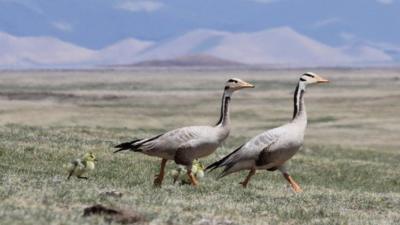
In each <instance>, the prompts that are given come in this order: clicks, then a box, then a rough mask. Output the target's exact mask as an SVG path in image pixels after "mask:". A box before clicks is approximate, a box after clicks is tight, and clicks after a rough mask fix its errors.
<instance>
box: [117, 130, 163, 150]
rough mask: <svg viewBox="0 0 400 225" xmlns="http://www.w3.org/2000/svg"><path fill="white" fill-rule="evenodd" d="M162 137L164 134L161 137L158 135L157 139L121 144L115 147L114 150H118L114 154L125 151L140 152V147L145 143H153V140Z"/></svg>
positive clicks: (137, 140)
mask: <svg viewBox="0 0 400 225" xmlns="http://www.w3.org/2000/svg"><path fill="white" fill-rule="evenodd" d="M162 135H163V134H160V135H157V136H155V137H152V138H148V139H135V140H133V141H130V142H124V143H121V144H119V145H116V146H114V148H118V149H117V150H115V151H114V153H117V152H120V151H124V150H131V151H134V152H140V151H141V150H140V149H139V148H140V146H142V145H143V144H144V143H147V142H149V141H153V140H155V139H157V138H159V137H161V136H162ZM138 142H139V143H138Z"/></svg>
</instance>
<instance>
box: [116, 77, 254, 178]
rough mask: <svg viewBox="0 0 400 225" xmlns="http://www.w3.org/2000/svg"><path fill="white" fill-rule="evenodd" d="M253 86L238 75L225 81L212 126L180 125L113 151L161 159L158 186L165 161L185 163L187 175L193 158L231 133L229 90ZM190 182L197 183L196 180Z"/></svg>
mask: <svg viewBox="0 0 400 225" xmlns="http://www.w3.org/2000/svg"><path fill="white" fill-rule="evenodd" d="M252 87H254V86H253V85H251V84H249V83H246V82H244V81H242V80H240V79H237V78H233V79H229V80H228V81H227V83H226V85H225V88H224V93H223V96H222V103H221V113H220V119H219V121H218V122H217V124H216V125H215V126H190V127H183V128H179V129H175V130H172V131H169V132H166V133H164V134H161V135H158V136H155V137H152V138H146V139H136V140H134V141H131V142H125V143H122V144H119V145H117V146H115V147H116V148H118V150H116V151H115V152H119V151H123V150H131V151H134V152H141V153H143V154H146V155H149V156H155V157H160V158H162V159H163V161H162V163H161V171H160V174H159V175H157V176H158V178H157V179H158V180H155V184H156V185H161V182H162V177H163V176H164V167H165V163H166V161H167V160H174V161H175V163H177V164H181V165H184V166H186V167H187V168H188V171H189V172H188V175H189V174H190V173H191V171H190V169H191V167H192V162H193V160H194V159H197V158H202V157H205V156H208V155H210V154H212V153H213V152H214V151H215V150H216V149H217V148H218V146H219V145H220V144H221V143H222V142H223V141H224V140H225V139H226V138H227V137H228V135H229V132H230V117H229V103H230V101H231V95H232V93H233V92H234V91H236V90H239V89H242V88H252ZM189 176H191V175H189ZM191 179H193V178H191ZM193 184H194V185H196V181H195V180H194V181H193Z"/></svg>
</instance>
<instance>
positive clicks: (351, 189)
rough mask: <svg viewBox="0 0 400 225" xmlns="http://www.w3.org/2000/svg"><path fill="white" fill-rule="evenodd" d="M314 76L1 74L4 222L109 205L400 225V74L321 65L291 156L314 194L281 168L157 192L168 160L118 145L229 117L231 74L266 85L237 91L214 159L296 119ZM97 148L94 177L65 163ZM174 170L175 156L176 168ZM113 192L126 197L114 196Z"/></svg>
mask: <svg viewBox="0 0 400 225" xmlns="http://www.w3.org/2000/svg"><path fill="white" fill-rule="evenodd" d="M301 72H303V71H298V70H291V71H161V70H160V71H157V70H152V71H72V72H71V71H59V72H57V71H35V72H32V71H26V72H1V73H0V104H1V108H0V138H1V142H0V162H1V163H0V181H1V186H0V202H1V203H0V218H1V221H2V223H4V224H44V223H49V224H77V223H79V224H93V223H100V224H103V223H106V222H104V221H103V219H102V218H101V217H93V218H91V217H88V218H83V217H82V213H83V208H85V207H86V206H88V205H92V204H95V203H101V204H105V205H111V206H117V207H122V208H135V209H137V210H138V211H140V212H142V213H145V214H146V215H147V217H148V218H150V220H151V222H150V224H192V223H195V224H196V223H198V224H199V223H209V224H212V223H214V224H217V223H218V222H220V223H223V222H224V223H226V224H229V223H233V224H399V223H400V213H399V212H398V209H399V208H400V183H399V180H398V177H399V175H400V168H399V163H398V162H399V161H400V153H399V150H398V148H399V146H400V139H399V138H398V135H399V133H400V117H399V116H398V115H399V114H400V104H398V100H399V99H400V88H399V86H400V79H399V78H400V71H396V70H382V71H380V70H321V71H316V72H319V73H321V74H323V75H324V76H325V77H327V78H329V79H330V80H332V83H330V84H329V85H320V86H314V87H310V88H309V89H308V90H307V93H306V104H307V110H308V113H309V127H308V130H307V134H306V143H305V147H304V148H303V150H302V151H301V152H300V153H299V154H298V155H296V156H295V157H294V158H293V160H292V161H291V162H290V167H289V168H290V171H291V173H292V175H293V177H294V178H295V179H296V180H297V181H298V182H299V183H300V184H301V185H302V187H303V189H304V190H305V191H304V193H301V194H293V193H292V192H291V191H290V189H288V187H287V185H286V183H285V181H284V179H282V178H281V176H280V175H279V174H278V173H270V172H258V174H257V175H256V176H255V179H254V180H253V181H252V183H251V184H250V187H249V188H248V189H246V190H243V189H241V188H240V187H239V185H238V184H237V183H238V182H239V181H240V180H241V179H243V177H244V176H245V174H244V173H241V174H235V175H232V176H228V177H227V178H225V179H223V180H220V181H217V180H215V176H216V174H209V175H207V177H206V178H205V179H204V180H203V183H202V185H201V186H200V187H199V188H192V187H188V186H174V185H172V184H171V180H170V179H167V180H166V182H165V185H164V186H163V188H162V189H153V188H152V187H151V183H152V177H153V175H154V174H155V173H156V172H157V169H158V164H159V162H158V160H157V159H155V158H150V157H147V156H144V155H139V154H129V153H126V154H116V155H114V154H111V152H112V148H111V146H113V144H115V143H118V142H119V141H125V140H129V139H131V138H134V137H145V136H150V135H155V134H158V133H161V132H164V131H166V130H169V129H172V128H176V127H181V126H186V125H193V124H212V123H214V122H215V121H216V120H217V119H218V112H219V103H220V96H221V94H222V87H223V84H224V82H225V80H226V79H227V78H230V77H231V76H233V77H240V78H243V79H244V80H246V81H250V82H252V83H255V84H256V89H254V90H244V91H242V92H238V93H235V95H234V96H233V101H232V110H231V118H232V122H233V128H232V132H231V136H230V137H229V138H228V140H227V141H226V143H225V144H224V145H223V147H222V148H220V149H219V150H218V151H217V153H216V154H214V155H212V156H210V157H208V158H207V159H205V162H206V163H210V162H211V161H213V160H215V159H216V158H218V157H221V156H222V155H224V154H226V153H227V152H229V151H231V149H233V148H234V147H235V146H238V145H239V144H241V143H243V142H244V141H246V140H247V139H248V138H249V137H251V136H253V135H255V134H257V133H259V132H261V131H263V130H265V129H267V128H272V127H274V126H278V125H280V124H282V123H285V122H286V121H288V119H289V118H290V116H291V111H292V102H291V101H292V93H293V89H294V86H295V83H296V81H297V79H298V76H299V74H300V73H301ZM89 150H92V151H94V152H95V153H96V154H97V155H98V158H99V160H100V161H99V163H98V169H97V170H96V171H95V172H94V173H93V174H92V176H91V179H90V180H88V181H81V180H71V181H69V182H67V181H66V180H65V178H66V177H65V172H64V170H63V168H62V164H64V163H66V162H68V160H70V159H72V158H74V157H75V156H77V155H80V154H82V153H83V152H86V151H89ZM173 166H174V165H173V163H170V164H169V165H168V168H169V169H170V168H172V167H173ZM106 190H117V191H120V192H123V193H124V197H123V198H122V199H118V198H112V197H104V196H103V197H102V196H99V194H100V193H101V192H102V191H106Z"/></svg>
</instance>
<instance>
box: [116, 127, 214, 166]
mask: <svg viewBox="0 0 400 225" xmlns="http://www.w3.org/2000/svg"><path fill="white" fill-rule="evenodd" d="M217 132H218V131H216V130H215V128H213V127H210V126H191V127H183V128H178V129H175V130H172V131H169V132H167V133H164V134H161V135H158V136H155V137H152V138H147V139H137V140H134V141H131V142H126V143H122V144H119V145H117V146H116V148H119V150H117V151H116V152H118V151H122V150H132V151H138V152H142V153H145V154H147V155H153V156H159V157H163V158H166V159H173V158H174V155H175V153H176V151H177V150H178V149H186V150H185V151H187V150H189V149H201V148H202V147H203V146H207V145H213V146H214V145H218V144H219V140H218V133H217ZM182 151H183V150H182Z"/></svg>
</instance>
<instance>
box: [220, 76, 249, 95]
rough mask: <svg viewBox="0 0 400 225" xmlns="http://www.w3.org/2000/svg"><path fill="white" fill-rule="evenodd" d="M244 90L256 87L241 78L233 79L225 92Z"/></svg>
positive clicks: (226, 84)
mask: <svg viewBox="0 0 400 225" xmlns="http://www.w3.org/2000/svg"><path fill="white" fill-rule="evenodd" d="M243 88H254V85H252V84H250V83H247V82H245V81H243V80H241V79H239V78H231V79H229V80H228V81H226V83H225V91H229V92H234V91H237V90H240V89H243Z"/></svg>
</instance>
